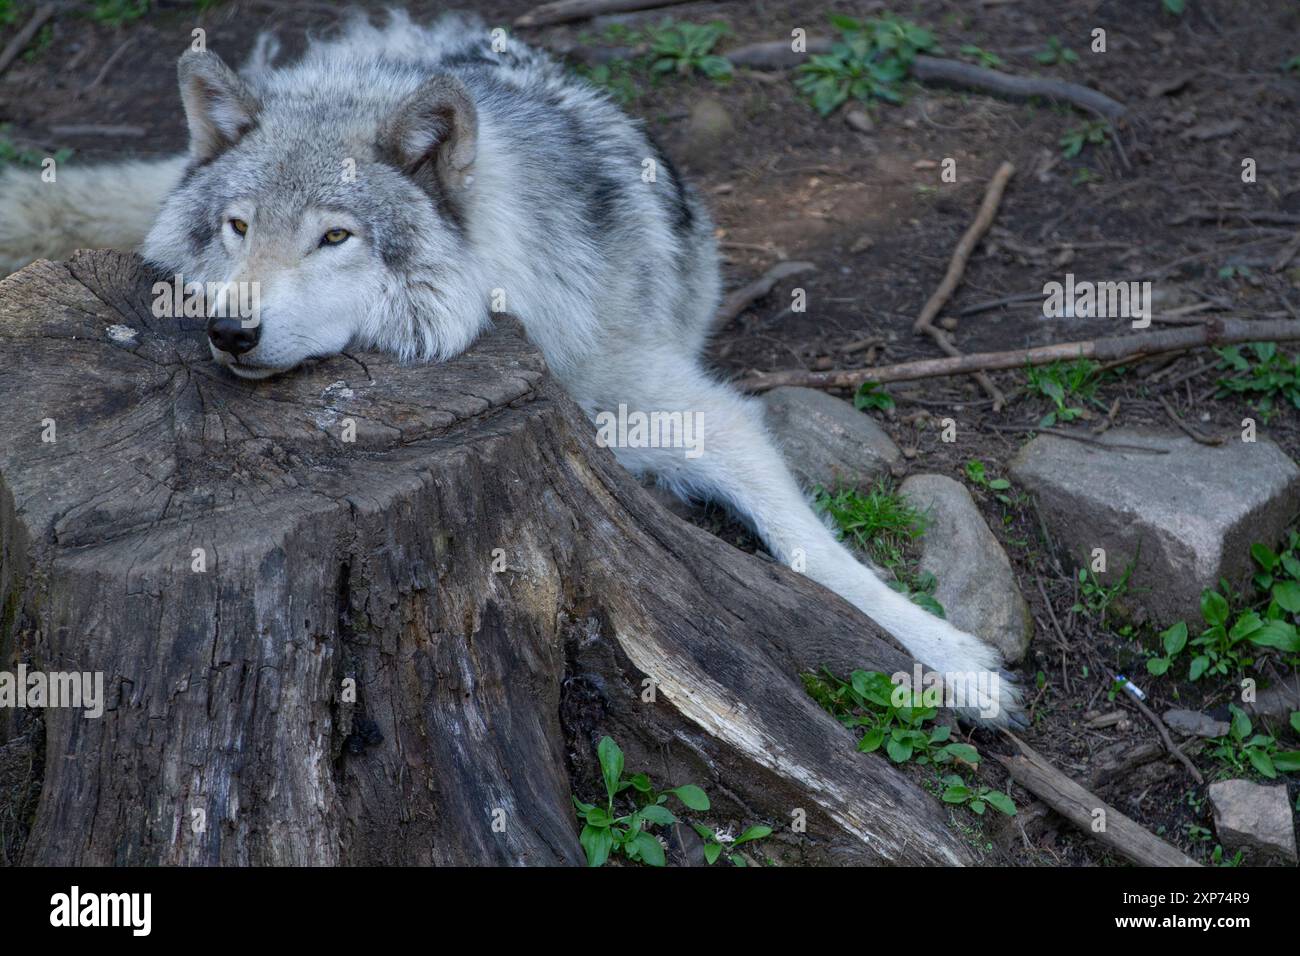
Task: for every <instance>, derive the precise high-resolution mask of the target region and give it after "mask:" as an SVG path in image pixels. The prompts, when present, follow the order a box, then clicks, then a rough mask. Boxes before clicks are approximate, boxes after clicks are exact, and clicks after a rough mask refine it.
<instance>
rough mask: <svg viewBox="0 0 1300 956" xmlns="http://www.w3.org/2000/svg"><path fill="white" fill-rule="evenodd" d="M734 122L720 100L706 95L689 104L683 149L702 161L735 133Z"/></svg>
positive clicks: (713, 153) (722, 145)
mask: <svg viewBox="0 0 1300 956" xmlns="http://www.w3.org/2000/svg"><path fill="white" fill-rule="evenodd" d="M735 131H736V124H735V122H734V121H733V120H732V118H731V112H730V111H729V110H728V109H727V108H726V107H725V106H724V105H723V104H722V101H721V100H718V99H715V98H714V97H710V96H706V97H704V98H702V99H700V100H697V101H696V102H695V103H694V104H693V105H692V106H691V115H690V118H689V119H688V120H687V121H686V143H685V145H684V147H683V148H684V151H685V153H686V155H687V156H689V157H690V158H691V159H692V160H695V161H698V162H703V161H705V160H707V159H709V158H710V157H712V156H714V155H715V154H717V153H718V152H719V151H720V150H721V149H722V148H723V147H724V146H725V145H726V144H727V143H728V142H729V141H730V140H731V137H732V136H733V135H734V134H735Z"/></svg>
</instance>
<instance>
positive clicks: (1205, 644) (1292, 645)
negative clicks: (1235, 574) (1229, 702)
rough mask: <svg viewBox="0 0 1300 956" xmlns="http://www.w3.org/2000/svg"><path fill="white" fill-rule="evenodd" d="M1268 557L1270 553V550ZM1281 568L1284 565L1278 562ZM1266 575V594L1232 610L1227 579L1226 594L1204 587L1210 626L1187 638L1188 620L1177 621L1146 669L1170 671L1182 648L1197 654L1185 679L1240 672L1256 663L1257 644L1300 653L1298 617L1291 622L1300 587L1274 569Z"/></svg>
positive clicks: (1299, 607)
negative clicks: (1277, 575) (1279, 577)
mask: <svg viewBox="0 0 1300 956" xmlns="http://www.w3.org/2000/svg"><path fill="white" fill-rule="evenodd" d="M1263 550H1267V549H1263ZM1268 555H1269V556H1272V552H1268ZM1252 556H1254V557H1255V559H1256V560H1257V561H1259V560H1260V558H1261V556H1262V552H1260V553H1256V552H1255V549H1253V548H1252ZM1273 557H1276V556H1273ZM1293 561H1294V555H1293ZM1277 567H1279V568H1280V567H1281V564H1280V560H1279V562H1278V564H1277ZM1258 577H1261V576H1258V575H1257V578H1258ZM1262 577H1263V578H1264V579H1266V580H1268V581H1269V582H1270V585H1269V591H1268V594H1267V595H1266V596H1265V597H1264V599H1263V600H1262V601H1261V603H1260V606H1259V607H1257V608H1250V609H1246V610H1243V611H1239V612H1234V611H1233V609H1232V602H1230V601H1229V598H1228V597H1225V595H1229V596H1231V595H1232V592H1231V590H1230V589H1229V588H1228V584H1227V582H1226V581H1221V582H1220V583H1219V586H1220V588H1221V589H1222V591H1223V593H1222V594H1221V593H1219V591H1214V590H1206V591H1205V592H1204V593H1203V594H1202V595H1201V618H1202V619H1203V620H1204V622H1205V625H1206V627H1205V629H1204V630H1203V631H1202V632H1201V634H1200V636H1199V637H1196V638H1193V639H1191V640H1190V641H1189V640H1188V627H1187V624H1186V623H1185V622H1183V621H1178V622H1176V623H1175V624H1173V625H1172V626H1171V627H1169V628H1168V629H1167V630H1165V631H1163V632H1162V633H1161V635H1160V640H1161V646H1162V649H1163V650H1164V654H1163V655H1158V656H1156V657H1153V658H1152V659H1151V660H1148V661H1147V670H1148V671H1149V672H1150V673H1152V674H1156V675H1159V674H1164V673H1166V672H1167V671H1168V670H1169V668H1170V667H1171V666H1172V664H1173V662H1174V660H1175V659H1176V658H1177V657H1178V656H1179V654H1180V653H1181V652H1182V651H1183V649H1184V647H1190V648H1191V649H1192V652H1193V656H1192V660H1191V663H1190V665H1189V666H1188V669H1187V678H1188V680H1192V681H1197V680H1200V679H1201V678H1202V677H1204V676H1206V675H1210V676H1212V677H1213V676H1230V675H1235V674H1238V673H1240V672H1241V671H1242V670H1244V669H1245V668H1247V667H1249V666H1251V665H1252V664H1254V663H1255V659H1254V653H1255V648H1261V647H1266V648H1274V649H1276V650H1278V651H1280V652H1282V653H1285V654H1295V653H1298V652H1300V632H1297V630H1296V625H1295V623H1294V621H1292V620H1287V617H1288V616H1292V615H1294V614H1295V613H1296V611H1297V610H1300V591H1297V590H1296V589H1295V588H1292V587H1291V586H1290V585H1291V583H1293V579H1288V580H1275V579H1274V578H1273V575H1272V573H1268V574H1264V575H1262ZM1238 600H1240V598H1238ZM1229 624H1231V626H1229Z"/></svg>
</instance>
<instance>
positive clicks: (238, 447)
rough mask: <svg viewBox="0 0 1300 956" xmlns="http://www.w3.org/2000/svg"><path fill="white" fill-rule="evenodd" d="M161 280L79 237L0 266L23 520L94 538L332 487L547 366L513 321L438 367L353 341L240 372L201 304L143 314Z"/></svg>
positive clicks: (13, 486) (531, 384)
mask: <svg viewBox="0 0 1300 956" xmlns="http://www.w3.org/2000/svg"><path fill="white" fill-rule="evenodd" d="M167 278H168V277H164V276H157V275H153V274H150V273H149V272H148V271H147V270H146V268H145V266H144V264H143V263H142V261H141V260H140V259H139V258H138V257H135V256H127V255H122V254H119V253H113V252H82V253H78V254H76V255H75V256H74V257H73V258H72V259H71V260H69V261H67V262H49V261H41V262H37V263H34V264H32V265H31V266H28V267H27V268H26V269H23V270H22V271H20V272H18V273H16V274H15V275H13V276H11V277H9V278H8V279H5V280H4V281H3V282H0V407H2V408H3V409H4V415H3V419H2V421H0V490H4V491H6V492H7V493H8V494H9V495H11V496H12V498H13V501H14V504H15V506H16V508H17V510H18V512H19V513H20V514H22V515H24V516H25V518H26V519H27V522H26V523H27V524H28V527H29V530H30V531H32V532H35V533H36V534H38V535H42V534H45V533H49V532H51V531H52V532H53V533H54V535H55V537H56V538H58V539H59V540H60V541H61V542H62V543H64V544H68V543H72V544H76V543H93V542H95V541H97V540H103V536H104V535H105V534H106V533H107V534H108V535H110V536H112V535H114V534H116V533H124V532H126V531H128V530H130V529H132V528H140V527H152V526H155V525H157V524H158V523H159V522H162V521H165V520H166V519H168V518H170V517H173V516H175V515H177V514H180V513H181V512H186V513H187V514H188V515H189V516H190V517H193V516H194V515H195V514H197V513H199V512H202V511H205V510H206V511H211V510H214V509H224V508H227V507H231V506H236V507H237V506H238V505H239V504H240V502H241V501H251V500H254V499H264V498H265V496H266V494H267V492H268V489H271V488H289V489H298V490H305V491H310V489H312V488H313V487H314V486H315V485H317V483H318V482H319V481H321V480H323V479H326V478H329V479H332V480H331V481H330V484H333V485H337V484H338V479H339V478H340V476H346V475H347V474H349V473H357V474H361V473H364V470H365V468H366V466H367V463H368V462H369V463H373V462H374V460H375V459H376V458H377V457H384V456H385V455H387V454H389V453H392V452H394V451H396V450H402V451H405V452H410V451H411V450H413V449H417V448H423V447H428V448H430V449H431V452H435V453H436V449H437V448H438V447H439V445H440V444H441V443H440V442H439V439H444V438H447V437H449V436H451V435H454V434H455V433H457V432H458V431H460V430H461V429H463V428H465V427H467V426H471V425H473V424H475V423H477V422H480V421H482V420H484V419H487V418H490V417H492V416H493V415H495V414H496V413H498V412H500V411H502V410H505V409H508V408H510V407H511V406H516V405H519V404H521V403H526V402H528V401H531V400H532V399H533V398H535V397H536V395H537V389H538V387H539V386H540V384H541V383H542V381H543V379H544V378H545V364H544V362H543V360H542V358H541V354H540V353H539V352H538V351H537V350H536V349H535V348H533V347H532V346H531V345H529V344H528V343H527V342H526V341H525V340H524V339H523V337H522V335H521V334H520V331H519V328H518V326H517V324H516V323H514V322H512V321H509V320H507V321H505V322H502V323H500V324H499V325H498V327H497V328H496V329H493V330H490V331H489V332H487V333H486V334H485V335H484V336H483V337H482V338H481V339H480V340H479V342H478V343H477V344H476V345H475V346H474V347H473V348H472V349H470V350H469V351H468V352H466V353H465V354H464V355H462V356H460V357H459V358H457V359H455V360H453V361H450V362H447V363H444V364H441V365H403V364H401V363H399V362H397V361H396V360H395V359H392V358H390V357H387V356H383V355H377V354H373V353H365V354H353V353H349V354H347V355H342V356H336V357H334V358H330V359H326V360H320V361H316V362H313V363H311V364H308V365H305V366H303V367H301V368H299V369H296V370H294V371H293V372H290V373H287V374H285V375H281V376H277V377H275V378H272V379H267V380H263V381H256V382H254V381H248V380H244V379H240V378H237V377H235V376H234V375H232V374H231V373H229V372H227V371H226V370H225V369H223V368H221V367H220V366H218V365H217V364H216V363H215V362H213V361H212V359H211V356H210V354H209V352H208V347H207V343H206V338H205V335H204V331H203V323H204V320H203V319H202V318H190V319H175V318H158V317H156V316H155V315H154V314H153V311H152V304H153V301H154V299H155V293H154V283H155V282H159V281H165V280H166V279H167ZM51 437H52V438H53V440H52V441H51V440H50V438H51Z"/></svg>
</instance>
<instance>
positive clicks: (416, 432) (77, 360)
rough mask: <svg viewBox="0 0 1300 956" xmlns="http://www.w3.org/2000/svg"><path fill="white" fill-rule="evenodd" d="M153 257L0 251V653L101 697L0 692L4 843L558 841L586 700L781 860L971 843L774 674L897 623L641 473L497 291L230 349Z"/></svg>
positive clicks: (166, 856)
mask: <svg viewBox="0 0 1300 956" xmlns="http://www.w3.org/2000/svg"><path fill="white" fill-rule="evenodd" d="M162 278H166V277H156V276H151V275H149V274H148V273H147V272H146V271H145V269H144V266H143V265H142V263H141V262H140V260H138V259H136V258H134V257H130V256H123V255H119V254H116V253H107V252H95V253H79V254H77V255H76V256H75V257H74V258H73V259H72V260H70V261H68V262H66V263H55V262H48V261H42V262H38V263H35V264H34V265H32V266H30V267H28V268H26V269H24V270H23V271H21V272H19V273H18V274H16V275H14V276H12V277H10V278H8V279H6V280H4V281H3V282H2V283H0V408H3V430H2V432H0V434H2V436H3V440H2V441H0V535H2V540H3V550H2V551H0V670H7V671H9V672H11V673H13V672H15V671H16V668H17V667H18V665H19V664H25V665H26V668H27V670H28V672H29V673H31V672H69V671H72V672H97V673H102V674H103V675H104V686H105V696H106V699H107V701H106V705H105V706H106V709H105V711H104V713H103V715H102V716H101V717H98V718H88V717H86V716H85V714H84V713H83V712H82V711H80V710H72V709H69V708H66V707H62V708H56V707H46V708H44V709H14V708H5V709H3V710H0V855H2V856H3V858H4V859H5V860H6V861H7V862H11V863H13V862H21V863H23V864H41V865H46V864H59V865H76V866H81V865H122V864H130V865H159V864H161V865H168V864H197V865H215V864H221V865H231V864H235V865H244V864H330V865H332V864H422V865H426V864H580V863H582V862H583V853H582V849H581V847H580V845H579V842H578V832H579V827H578V823H577V820H576V818H575V815H574V812H573V808H572V804H571V801H570V795H571V793H574V792H577V793H579V795H581V796H583V797H585V798H590V797H591V796H593V794H594V792H595V789H596V787H597V784H596V781H598V780H599V771H598V769H597V767H596V763H595V743H596V741H597V740H598V739H599V738H600V737H601V736H603V735H605V734H608V735H610V736H612V737H613V738H614V739H615V740H616V741H618V743H619V744H620V745H621V746H622V747H623V748H624V750H625V751H626V752H627V755H628V764H627V765H628V768H629V771H631V770H645V771H647V772H649V773H650V774H652V776H653V777H654V778H655V780H656V782H657V783H659V784H660V785H662V786H668V785H677V784H681V783H686V782H693V783H698V784H700V785H702V786H703V787H704V788H705V789H706V790H707V791H708V792H709V793H710V794H711V796H712V797H713V809H712V810H711V811H710V813H709V814H708V815H707V816H709V817H712V818H714V819H716V820H718V821H727V820H736V821H742V822H743V823H744V825H749V824H755V823H767V824H769V825H771V826H772V827H773V828H774V829H775V831H776V832H775V833H774V835H773V836H772V837H771V838H770V839H769V840H768V841H767V842H766V845H765V850H766V852H768V853H769V854H771V855H772V856H774V857H776V858H777V859H779V860H783V861H785V862H791V863H799V862H803V863H827V862H838V863H880V862H891V863H962V862H970V860H971V853H970V851H969V849H968V848H967V846H966V844H965V843H964V842H963V841H962V839H961V838H960V837H959V836H957V835H956V834H955V833H954V832H953V831H952V830H950V829H949V827H948V826H947V824H946V823H945V819H944V814H943V813H942V812H941V809H940V806H939V804H938V803H937V802H936V801H935V800H934V799H933V798H932V797H930V796H929V795H927V794H926V793H925V792H924V791H923V790H921V789H920V788H919V787H917V786H916V785H915V784H913V783H912V782H911V781H910V780H909V779H908V778H907V777H905V776H904V775H903V774H902V773H900V772H899V770H898V769H897V768H895V767H894V766H893V765H892V764H890V763H889V762H888V761H887V760H886V759H884V758H883V757H880V756H878V755H862V754H859V753H857V752H855V749H854V746H853V740H852V737H851V735H850V734H849V733H848V732H847V731H846V730H845V729H844V728H843V727H842V726H840V725H839V724H838V723H837V722H836V721H835V720H834V719H832V718H831V717H830V716H829V715H827V714H826V713H825V712H823V711H822V710H821V709H820V708H819V707H818V706H817V705H816V704H815V703H814V702H813V701H812V700H811V699H810V698H809V697H808V696H807V694H806V693H805V692H804V689H803V687H802V685H801V682H800V680H799V676H798V675H799V673H800V672H801V671H807V670H813V669H816V668H819V667H821V666H823V665H826V666H829V667H831V668H832V669H834V670H836V671H837V672H847V671H848V670H849V669H851V668H855V667H865V668H869V669H876V670H883V671H885V672H887V673H892V672H894V671H896V670H900V669H906V670H909V671H910V670H911V660H910V658H908V657H907V656H906V655H905V654H904V653H903V652H902V651H900V650H898V649H897V648H896V647H895V646H894V645H893V644H892V643H890V642H889V641H888V639H887V638H885V637H883V636H882V634H881V632H880V631H878V630H877V629H876V628H875V627H874V626H873V625H872V624H871V623H870V622H869V621H868V620H867V619H866V618H865V617H863V616H862V615H861V614H859V613H858V612H857V611H856V610H855V609H853V608H852V607H850V606H849V605H848V604H847V603H845V602H844V601H842V600H840V599H839V598H838V597H836V596H835V595H833V594H831V593H829V592H827V591H825V590H824V589H822V588H820V587H819V586H818V585H816V584H814V583H813V582H812V581H810V580H808V579H806V578H804V577H801V576H800V575H798V574H795V573H793V572H791V571H789V570H788V569H786V568H784V567H781V566H778V565H776V564H775V563H772V562H764V561H762V560H759V559H757V558H755V557H753V556H750V555H746V554H744V553H742V552H740V551H738V550H736V549H734V548H732V547H730V546H729V545H727V544H725V543H723V542H721V541H719V540H718V539H716V538H714V537H713V536H711V535H709V534H707V533H706V532H704V531H702V530H701V529H698V528H696V527H694V526H691V525H689V524H687V523H685V522H683V521H681V520H680V519H678V518H676V517H675V516H673V515H671V514H670V513H668V512H667V511H665V510H664V509H663V508H662V507H661V506H660V505H659V504H658V503H657V502H656V501H655V500H654V499H653V497H652V496H650V495H648V494H647V493H646V492H645V491H644V490H643V489H642V487H641V486H640V485H639V484H638V483H637V481H636V480H634V479H633V478H632V477H631V476H629V475H628V474H627V473H626V472H624V471H623V470H622V469H621V468H620V467H619V465H618V464H617V462H616V461H615V459H614V457H613V456H612V454H611V453H610V452H609V451H608V450H607V449H604V448H601V447H598V446H597V444H596V442H595V439H594V429H593V428H592V426H591V425H590V424H589V423H588V421H587V420H586V419H585V418H584V417H583V415H582V414H581V412H580V411H579V410H578V409H577V407H576V406H575V405H574V404H573V403H572V402H571V401H570V400H569V398H568V397H567V396H566V395H565V394H564V392H563V391H562V390H561V389H560V388H559V387H558V385H556V384H555V383H554V382H553V381H552V380H551V379H550V378H549V377H548V375H547V372H546V368H545V364H544V362H543V360H542V358H541V356H540V354H539V353H538V352H537V350H536V349H534V348H533V347H532V346H530V345H529V344H528V343H527V342H526V340H525V339H524V338H523V337H522V334H521V331H520V328H519V326H518V325H517V323H514V322H513V321H510V320H503V321H501V322H499V323H498V324H497V326H496V328H495V329H494V330H493V331H491V332H490V333H488V334H486V335H485V336H484V337H483V338H482V340H481V341H479V342H478V344H477V345H476V346H475V347H474V348H473V349H472V350H471V351H469V352H468V353H467V354H465V355H463V356H462V357H460V358H458V359H457V360H455V361H453V362H449V363H447V364H445V365H440V366H403V365H401V364H398V363H397V362H395V361H393V360H391V359H388V358H385V357H383V356H376V355H369V354H366V355H345V356H340V357H337V358H333V359H330V360H327V361H322V362H319V363H316V364H313V365H311V366H309V367H306V368H303V369H300V370H298V371H296V372H294V373H293V374H290V375H286V376H281V377H279V378H276V379H272V380H269V381H264V382H257V383H252V382H247V381H241V380H237V379H234V378H233V377H231V376H229V375H228V374H226V373H225V372H224V371H222V370H221V369H219V368H218V367H217V366H216V365H214V364H213V363H212V362H211V361H210V360H209V358H208V353H207V347H206V343H205V341H204V336H203V333H202V319H191V320H178V319H170V318H168V319H159V318H156V317H155V316H154V315H153V314H152V312H151V303H152V301H153V294H152V291H151V285H152V283H153V282H154V281H156V280H158V279H162ZM353 428H354V429H355V440H346V439H348V438H350V437H352V435H351V430H352V429H353ZM49 438H53V440H52V441H51V440H45V439H49ZM352 688H355V692H353V691H352ZM799 811H802V818H804V819H806V830H805V831H803V832H799V828H797V827H792V825H791V824H792V821H794V820H795V819H798V818H800V816H801V815H800V813H799Z"/></svg>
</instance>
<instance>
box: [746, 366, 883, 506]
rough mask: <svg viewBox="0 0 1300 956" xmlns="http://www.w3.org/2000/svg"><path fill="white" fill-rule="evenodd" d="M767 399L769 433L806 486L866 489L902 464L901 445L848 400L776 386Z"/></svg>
mask: <svg viewBox="0 0 1300 956" xmlns="http://www.w3.org/2000/svg"><path fill="white" fill-rule="evenodd" d="M762 401H763V405H764V406H765V408H766V417H767V427H768V430H769V431H770V432H771V433H772V437H773V438H775V439H776V443H777V446H778V447H779V448H780V449H781V452H782V454H783V455H784V457H785V462H786V464H787V465H789V467H790V470H791V471H792V472H794V475H795V477H796V478H798V479H799V483H800V484H802V485H803V486H804V487H805V488H809V489H811V488H812V487H813V486H814V485H824V486H825V487H826V488H828V489H835V488H839V487H842V486H846V485H851V486H853V487H857V488H863V487H866V486H868V485H870V484H872V483H873V482H874V481H875V480H876V479H877V478H880V477H883V476H884V475H885V474H886V473H888V472H889V469H890V466H891V465H893V464H894V463H895V462H897V461H899V451H898V446H897V445H895V444H894V443H893V441H892V440H891V439H890V437H889V436H888V435H886V434H885V432H884V431H883V430H882V429H881V427H880V426H879V425H877V424H876V423H875V422H874V421H872V419H871V416H870V415H868V414H866V413H865V412H860V411H858V410H857V409H856V408H854V407H853V406H852V405H851V404H850V403H849V402H846V401H844V400H842V399H839V398H836V397H834V396H833V395H827V394H826V393H825V392H819V391H817V390H816V389H812V388H774V389H772V391H770V392H768V393H767V394H766V395H764V396H763V399H762Z"/></svg>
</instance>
